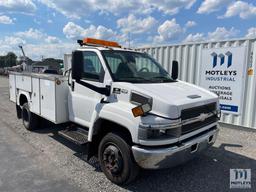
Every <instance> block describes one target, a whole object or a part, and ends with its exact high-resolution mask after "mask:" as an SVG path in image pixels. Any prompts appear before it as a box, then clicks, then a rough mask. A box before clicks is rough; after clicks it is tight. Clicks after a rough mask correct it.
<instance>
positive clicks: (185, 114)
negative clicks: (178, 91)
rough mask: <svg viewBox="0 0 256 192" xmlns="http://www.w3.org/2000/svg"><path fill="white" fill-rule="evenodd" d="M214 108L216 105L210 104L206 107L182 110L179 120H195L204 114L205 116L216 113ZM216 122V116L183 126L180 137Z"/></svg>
mask: <svg viewBox="0 0 256 192" xmlns="http://www.w3.org/2000/svg"><path fill="white" fill-rule="evenodd" d="M216 107H217V106H216V103H210V104H207V105H202V106H198V107H193V108H189V109H184V110H182V112H181V120H187V119H191V118H195V117H198V116H200V115H201V114H202V113H205V114H208V113H214V112H215V111H216ZM216 121H218V117H217V116H216V115H213V116H211V117H208V118H207V119H205V120H204V121H198V122H194V123H190V124H186V125H183V126H182V127H181V135H184V134H187V133H190V132H192V131H196V130H198V129H201V128H203V127H205V126H207V125H210V124H212V123H214V122H216Z"/></svg>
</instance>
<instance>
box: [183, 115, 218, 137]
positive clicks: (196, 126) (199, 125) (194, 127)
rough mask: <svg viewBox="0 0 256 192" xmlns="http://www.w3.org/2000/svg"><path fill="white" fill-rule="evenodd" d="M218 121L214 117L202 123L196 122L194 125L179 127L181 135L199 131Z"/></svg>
mask: <svg viewBox="0 0 256 192" xmlns="http://www.w3.org/2000/svg"><path fill="white" fill-rule="evenodd" d="M216 121H218V117H217V116H216V115H214V116H211V117H209V118H207V119H205V120H204V121H198V122H195V123H191V124H187V125H183V126H182V127H181V135H185V134H187V133H190V132H192V131H196V130H198V129H201V128H203V127H205V126H207V125H210V124H212V123H214V122H216Z"/></svg>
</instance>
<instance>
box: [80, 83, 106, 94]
mask: <svg viewBox="0 0 256 192" xmlns="http://www.w3.org/2000/svg"><path fill="white" fill-rule="evenodd" d="M76 82H77V83H79V84H80V85H83V86H85V87H87V88H88V89H91V90H93V91H95V92H97V93H100V94H102V95H106V96H110V92H111V87H110V86H109V85H107V86H106V87H97V86H95V85H92V84H90V83H86V82H84V81H80V80H77V81H76Z"/></svg>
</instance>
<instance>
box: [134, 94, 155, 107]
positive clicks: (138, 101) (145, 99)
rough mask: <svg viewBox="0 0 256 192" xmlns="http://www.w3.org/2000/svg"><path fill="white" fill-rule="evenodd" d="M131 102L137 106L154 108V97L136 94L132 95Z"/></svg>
mask: <svg viewBox="0 0 256 192" xmlns="http://www.w3.org/2000/svg"><path fill="white" fill-rule="evenodd" d="M130 101H131V103H133V104H135V105H143V104H150V106H152V103H153V99H152V97H149V96H146V95H141V94H138V93H134V92H132V93H131V98H130Z"/></svg>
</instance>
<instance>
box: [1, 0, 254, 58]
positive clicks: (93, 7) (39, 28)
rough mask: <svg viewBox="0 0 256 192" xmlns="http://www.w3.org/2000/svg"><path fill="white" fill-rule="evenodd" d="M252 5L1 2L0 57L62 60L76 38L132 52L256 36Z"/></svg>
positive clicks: (210, 0) (137, 0)
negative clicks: (129, 48)
mask: <svg viewBox="0 0 256 192" xmlns="http://www.w3.org/2000/svg"><path fill="white" fill-rule="evenodd" d="M255 19H256V2H255V0H247V1H235V0H204V1H202V0H0V34H1V36H0V43H1V48H0V54H5V53H6V52H8V51H14V52H15V53H17V54H18V55H20V54H21V53H20V51H19V49H18V47H17V46H18V45H19V44H23V46H24V49H25V52H26V54H27V55H28V56H29V57H31V58H33V59H39V58H41V56H43V57H55V58H62V57H63V53H66V52H67V53H69V52H71V51H72V49H74V48H75V47H76V46H77V45H76V40H77V39H82V38H84V37H95V38H101V39H106V40H115V41H118V42H120V44H122V45H125V46H127V45H128V40H129V39H130V43H131V46H132V47H138V46H140V47H141V46H147V45H161V44H172V43H180V42H192V41H205V40H207V41H209V40H210V41H214V40H223V39H233V38H243V37H249V38H253V37H256V22H255Z"/></svg>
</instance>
